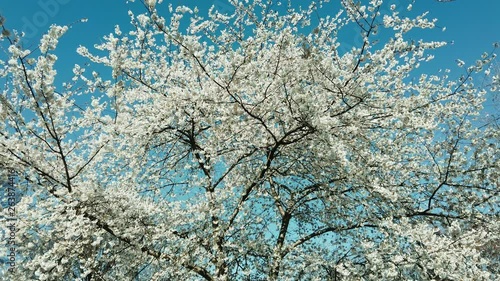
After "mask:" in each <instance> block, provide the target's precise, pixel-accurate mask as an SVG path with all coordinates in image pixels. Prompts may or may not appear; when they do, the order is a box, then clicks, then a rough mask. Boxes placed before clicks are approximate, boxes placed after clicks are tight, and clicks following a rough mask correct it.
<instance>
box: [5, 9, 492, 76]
mask: <svg viewBox="0 0 500 281" xmlns="http://www.w3.org/2000/svg"><path fill="white" fill-rule="evenodd" d="M126 2H127V1H126V0H84V1H82V0H15V1H14V0H10V1H1V2H0V14H1V15H2V16H4V17H5V18H6V19H7V22H6V26H7V27H8V28H10V29H17V30H22V31H24V32H25V33H26V34H27V37H26V38H25V39H24V43H25V46H28V47H29V46H35V45H36V43H37V42H38V40H39V38H40V37H41V35H42V34H43V32H45V31H46V30H47V29H48V28H49V26H50V24H52V23H56V24H60V25H68V24H72V23H75V22H77V21H79V20H80V19H81V18H87V19H88V22H86V23H76V24H73V25H72V28H71V29H70V30H69V32H68V33H67V34H66V35H65V36H64V37H63V38H62V39H61V43H60V47H59V50H58V53H57V54H58V55H59V58H60V61H59V66H60V70H61V68H62V69H64V68H66V67H68V68H67V70H70V69H71V67H72V66H73V65H74V64H75V63H82V62H83V61H82V60H81V59H80V58H79V57H78V56H77V55H76V53H75V49H76V47H78V45H85V46H87V47H89V49H92V48H91V47H92V45H94V44H96V43H99V42H101V38H102V37H103V36H104V35H106V34H109V33H111V32H112V31H113V29H114V26H115V25H116V24H119V25H120V26H122V27H124V28H123V29H124V30H126V29H127V27H128V21H129V17H128V15H127V11H128V10H133V11H135V12H136V13H139V12H141V11H144V7H142V5H141V4H140V3H138V2H139V0H137V1H136V3H128V4H126ZM164 2H165V3H164V5H165V6H166V4H168V3H172V4H174V5H179V4H184V5H187V6H196V5H198V7H199V8H200V11H201V13H203V12H204V11H205V12H206V10H208V7H210V6H211V5H215V6H216V7H218V8H219V9H221V10H224V9H226V10H229V9H230V7H229V5H228V4H227V0H198V1H197V0H165V1H164ZM331 2H332V3H331V4H329V6H328V8H327V9H324V10H321V11H320V16H326V15H328V14H331V15H334V14H336V13H337V11H338V2H339V1H336V0H332V1H331ZM385 2H387V3H389V4H392V3H396V4H398V3H399V5H400V6H401V8H399V9H400V10H401V11H402V13H403V15H404V14H405V13H407V12H404V11H403V10H404V9H403V7H406V6H407V5H408V4H410V3H412V2H415V3H413V7H414V8H413V11H412V15H416V14H417V13H421V12H424V11H429V13H430V14H429V17H431V18H438V19H439V21H438V25H439V26H440V27H446V31H444V32H443V31H441V29H440V28H439V29H436V30H433V31H431V32H426V33H422V36H423V37H426V38H427V39H433V40H445V41H448V42H452V41H453V42H454V43H453V44H450V45H448V46H446V47H445V48H443V49H440V50H438V51H436V52H435V53H434V54H435V56H436V60H435V61H434V62H433V63H432V64H430V65H429V66H428V67H430V68H429V69H428V70H427V69H426V71H429V72H435V71H437V69H438V68H453V67H454V66H455V60H456V59H458V58H460V59H462V60H464V61H465V62H466V64H473V63H474V62H475V60H476V59H478V58H479V56H480V55H481V54H482V53H483V52H485V51H486V52H489V51H491V50H492V44H493V43H494V42H498V41H500V16H499V13H500V1H498V0H474V1H472V0H455V1H453V2H446V3H442V2H437V1H436V0H415V1H414V0H399V1H396V0H386V1H385ZM292 3H294V5H295V4H297V5H300V4H302V5H307V3H309V1H299V0H292ZM164 15H166V14H164ZM419 35H420V34H419ZM351 44H352V43H351ZM431 68H434V69H431ZM64 72H66V71H64ZM69 73H71V72H70V71H69ZM68 78H69V76H68ZM68 78H66V79H68Z"/></svg>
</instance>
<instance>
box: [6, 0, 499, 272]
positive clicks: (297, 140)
mask: <svg viewBox="0 0 500 281" xmlns="http://www.w3.org/2000/svg"><path fill="white" fill-rule="evenodd" d="M157 2H158V3H157ZM161 2H162V1H145V2H144V10H143V11H142V12H141V11H139V13H133V12H130V17H131V24H132V28H128V27H127V28H125V29H126V30H127V31H124V30H125V29H124V27H119V26H117V27H116V28H115V30H114V32H113V33H111V34H109V35H108V36H106V37H105V38H104V41H103V42H104V43H102V44H100V45H97V46H95V49H88V48H86V47H83V46H82V47H80V48H79V49H78V53H79V54H80V55H82V56H83V57H85V58H87V59H88V60H89V61H90V62H91V67H92V66H99V67H101V68H102V67H105V68H106V69H109V71H110V74H109V75H108V76H107V75H106V74H103V75H101V74H99V73H98V72H97V71H92V70H91V69H89V70H87V69H85V67H83V66H79V65H75V67H74V68H73V73H74V79H73V80H72V81H68V82H67V83H65V84H64V85H57V84H56V83H55V82H54V81H55V77H56V74H57V72H56V69H54V64H55V62H56V61H57V56H56V53H57V49H56V46H57V43H58V39H59V38H60V37H61V36H63V34H64V33H65V32H67V31H68V27H64V26H52V27H51V29H50V30H49V31H48V33H47V34H46V35H44V36H43V38H42V39H41V42H40V45H39V47H38V48H37V49H36V50H26V49H23V48H22V47H21V44H18V43H19V42H22V36H21V35H20V34H15V33H14V34H7V33H5V34H4V35H3V37H2V40H3V44H4V45H7V46H8V47H7V48H8V49H7V56H8V57H7V58H5V59H2V60H0V66H1V69H0V77H1V78H2V81H3V82H4V83H5V86H4V87H3V89H2V92H1V95H0V101H1V103H0V104H1V107H0V118H1V119H0V121H1V122H0V126H1V130H0V167H2V169H5V170H6V169H11V170H15V171H16V172H17V174H18V176H19V177H20V178H22V179H23V180H24V181H27V182H28V183H29V184H28V185H27V186H28V187H26V189H25V190H24V193H25V194H24V196H23V197H22V198H21V201H20V202H19V203H18V204H17V205H16V209H17V212H18V216H19V224H18V228H19V229H18V234H17V235H18V239H19V243H18V244H19V253H20V256H21V257H22V259H23V262H22V263H19V265H18V268H17V271H16V272H15V273H14V274H11V277H12V278H11V279H12V280H75V279H78V280H125V279H127V280H128V279H131V280H431V279H434V280H458V279H460V280H492V279H494V278H495V276H497V277H498V265H499V256H498V253H496V252H495V251H494V250H493V251H491V248H492V247H493V246H494V245H498V241H499V238H500V237H499V233H500V227H499V226H500V224H499V197H498V196H499V195H498V186H499V165H500V164H499V163H500V161H499V147H498V146H499V142H498V140H499V130H498V128H495V126H494V124H486V125H484V124H482V123H481V125H478V124H480V122H479V121H478V120H480V118H478V117H480V116H479V114H480V112H481V108H482V105H483V103H484V101H485V95H486V93H487V91H488V89H486V88H481V87H479V86H478V85H475V84H474V81H473V77H475V76H477V75H478V74H480V73H482V72H483V71H485V70H486V71H488V67H489V64H490V63H491V61H492V60H493V59H494V57H495V56H494V54H493V53H485V54H484V55H483V56H482V57H481V58H479V60H478V61H477V63H476V64H474V65H472V66H467V65H463V66H461V67H462V68H463V71H464V75H463V76H462V77H460V78H458V79H456V80H455V79H452V78H451V77H454V76H452V75H450V71H448V70H446V71H443V72H442V73H441V74H440V75H434V74H432V75H431V74H425V73H422V71H420V67H421V65H422V64H425V63H426V62H427V61H428V60H430V59H432V49H435V48H439V47H442V46H444V45H445V44H446V43H445V42H427V41H425V40H418V41H417V40H414V39H413V38H412V36H409V34H411V33H412V32H413V31H414V30H419V29H431V28H434V26H435V21H434V20H430V19H427V18H426V15H425V14H424V15H416V16H415V17H414V18H407V17H404V16H401V15H400V12H399V11H400V10H401V9H408V10H410V9H411V5H410V6H408V7H396V6H390V7H386V6H387V5H386V4H384V3H383V1H381V0H372V1H361V2H362V4H359V3H358V2H356V1H352V0H343V1H341V2H342V7H343V8H342V11H340V12H339V13H338V14H332V15H331V16H329V17H325V18H320V19H316V18H314V15H315V11H316V10H317V9H321V8H322V5H323V3H322V2H321V1H319V2H313V3H311V5H309V7H308V8H306V9H299V8H295V9H294V8H293V6H291V5H289V6H288V7H287V8H283V9H274V8H272V7H274V6H273V5H277V6H279V5H283V6H285V7H286V5H287V4H286V3H285V1H283V3H278V2H277V1H263V0H253V1H236V0H232V1H230V2H231V3H232V4H233V5H234V12H233V13H231V14H226V13H220V12H218V11H217V10H215V9H211V10H210V12H209V13H208V15H202V14H201V13H200V12H199V11H198V10H197V9H196V8H190V7H185V6H180V7H172V6H170V7H169V9H168V11H165V13H160V11H159V10H157V9H160V7H164V6H165V4H162V3H161ZM2 27H3V25H2ZM3 29H4V30H6V29H5V27H3ZM129 30H130V31H129ZM342 30H347V31H349V32H357V34H359V36H361V37H360V38H362V40H361V43H360V44H359V46H354V47H352V46H351V47H349V48H346V47H345V46H344V43H343V42H342V40H341V36H340V35H339V32H342ZM87 68H88V67H87ZM495 77H496V76H495ZM19 188H22V187H21V186H20V187H19ZM5 274H7V273H5ZM134 278H135V279H134Z"/></svg>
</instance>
